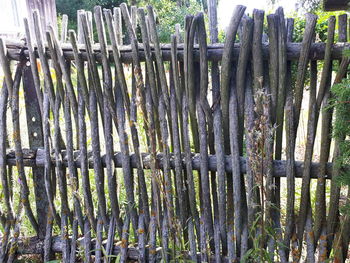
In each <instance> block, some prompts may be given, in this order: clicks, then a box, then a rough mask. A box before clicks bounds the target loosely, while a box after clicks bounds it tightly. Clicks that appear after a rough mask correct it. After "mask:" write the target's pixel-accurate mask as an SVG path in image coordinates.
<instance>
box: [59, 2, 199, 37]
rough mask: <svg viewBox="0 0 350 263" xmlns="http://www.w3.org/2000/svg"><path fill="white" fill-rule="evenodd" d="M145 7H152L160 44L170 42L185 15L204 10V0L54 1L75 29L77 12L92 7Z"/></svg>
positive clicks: (70, 25)
mask: <svg viewBox="0 0 350 263" xmlns="http://www.w3.org/2000/svg"><path fill="white" fill-rule="evenodd" d="M123 2H127V3H128V4H129V5H137V6H138V7H146V6H147V5H152V6H153V7H154V9H155V11H156V15H157V22H158V23H159V24H158V30H159V38H160V41H161V42H170V35H171V34H172V33H174V31H175V24H180V25H181V27H182V28H183V26H184V20H185V19H184V18H185V16H186V15H187V14H195V13H197V12H198V11H201V10H202V7H201V5H202V6H203V8H204V9H205V8H206V5H204V3H206V0H129V1H126V0H124V1H123V0H56V6H57V12H58V14H59V15H63V14H66V15H68V17H69V28H72V29H76V27H77V24H76V23H77V22H76V21H77V10H79V9H85V10H92V9H93V8H94V6H96V5H100V6H102V8H108V9H112V8H113V7H115V6H119V5H120V4H121V3H123Z"/></svg>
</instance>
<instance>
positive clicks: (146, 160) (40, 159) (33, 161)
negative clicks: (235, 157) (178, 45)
mask: <svg viewBox="0 0 350 263" xmlns="http://www.w3.org/2000/svg"><path fill="white" fill-rule="evenodd" d="M79 154H80V152H79V151H74V158H75V165H76V166H77V167H78V168H79V167H80V162H79ZM141 156H142V163H143V168H144V169H150V167H151V155H150V154H149V153H141ZM181 156H182V167H183V169H185V167H186V163H185V158H184V154H181ZM6 157H7V164H8V165H10V166H15V165H16V159H15V152H14V150H7V154H6ZM62 158H63V165H64V166H66V167H67V166H68V161H67V155H66V152H65V151H62ZM88 158H89V160H88V164H89V168H93V160H92V153H91V152H88ZM101 158H102V165H103V167H105V166H106V162H105V158H106V156H105V155H102V156H101ZM23 159H24V165H25V166H27V167H33V166H37V167H43V166H44V165H45V151H44V149H42V148H39V149H38V150H36V151H35V150H30V149H23ZM51 159H52V165H55V159H54V156H53V155H52V157H51ZM208 159H209V161H208V166H209V167H208V169H209V171H216V170H217V159H216V156H215V155H209V157H208ZM114 163H115V166H116V167H117V168H121V167H122V154H121V152H115V153H114ZM130 164H131V167H132V168H135V169H136V168H137V163H136V156H135V154H130ZM192 166H193V170H198V171H199V170H200V156H199V154H198V153H193V154H192ZM170 167H171V169H174V168H175V161H174V154H172V153H171V154H170ZM319 167H320V165H319V163H316V162H313V163H312V164H311V178H317V175H318V169H319ZM332 167H333V164H332V163H327V172H326V174H327V175H326V178H327V179H330V178H331V177H332ZM162 168H163V154H162V153H158V154H157V169H162ZM273 168H274V172H273V174H274V177H285V176H286V161H285V160H274V161H273ZM240 169H241V172H242V173H243V174H245V173H246V171H247V165H246V157H240ZM303 169H304V162H301V161H296V162H295V171H296V174H295V176H296V177H297V178H301V177H302V174H303ZM225 170H226V172H231V171H232V162H231V156H230V155H225Z"/></svg>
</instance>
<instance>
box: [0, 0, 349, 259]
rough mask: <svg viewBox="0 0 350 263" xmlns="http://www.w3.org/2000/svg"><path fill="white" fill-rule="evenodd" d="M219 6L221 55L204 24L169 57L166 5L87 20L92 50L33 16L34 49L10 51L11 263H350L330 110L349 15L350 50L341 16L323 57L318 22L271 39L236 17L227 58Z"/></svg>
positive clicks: (260, 18) (240, 10)
mask: <svg viewBox="0 0 350 263" xmlns="http://www.w3.org/2000/svg"><path fill="white" fill-rule="evenodd" d="M214 2H215V1H214ZM210 8H212V7H210V6H209V11H210V12H209V13H210V17H209V28H210V44H208V43H207V38H208V37H207V31H206V28H205V20H204V15H203V14H202V13H198V14H196V15H194V16H192V15H189V16H186V18H185V27H184V29H183V30H181V29H180V28H179V27H178V26H177V27H176V34H174V35H172V36H171V43H170V44H160V43H159V39H158V35H157V28H156V20H155V13H154V10H153V9H152V7H151V6H149V7H147V10H144V9H142V8H139V9H137V8H136V7H131V9H130V10H131V11H130V13H129V11H128V8H127V6H126V5H125V4H122V5H121V6H120V7H116V8H114V10H101V8H100V7H96V8H95V9H94V11H93V15H92V14H91V13H90V12H87V11H83V10H80V11H79V12H78V34H77V36H76V34H75V32H74V31H68V32H67V17H66V16H64V17H63V21H62V30H61V32H60V37H58V36H57V35H58V34H57V33H56V32H55V29H54V28H55V27H48V28H47V30H43V29H42V28H41V23H40V15H39V13H38V11H34V12H33V17H32V19H31V21H33V25H29V24H28V21H27V20H25V30H26V41H25V43H21V42H19V41H18V42H16V41H8V40H4V39H0V60H1V68H2V71H3V74H4V84H3V87H2V89H1V96H0V113H1V114H0V127H1V129H0V173H1V174H0V176H1V184H2V198H1V204H0V208H1V215H0V219H1V223H2V238H1V247H0V252H1V253H0V261H1V262H4V261H7V262H12V261H13V260H15V259H16V257H17V256H18V255H24V254H42V255H43V259H44V260H45V261H49V260H52V259H54V258H55V257H58V258H61V257H62V261H63V262H75V261H84V262H91V261H93V260H94V261H95V262H101V261H102V260H103V261H104V262H111V261H114V260H116V259H117V260H118V261H120V262H126V261H129V260H131V261H140V262H146V261H147V262H148V261H149V262H156V261H160V260H164V261H166V262H167V261H170V260H174V261H186V260H193V261H196V262H197V261H201V262H209V261H210V262H235V261H244V260H245V261H280V262H288V261H293V262H298V261H300V260H306V261H307V262H315V261H316V260H317V261H319V262H326V261H327V260H329V258H331V259H334V260H339V261H336V262H340V261H345V259H346V257H347V253H348V244H349V238H350V234H349V233H350V218H349V215H342V214H340V212H339V211H340V207H341V204H340V194H341V190H342V191H343V190H347V189H342V188H341V187H340V186H339V184H338V183H337V180H335V179H336V177H339V176H340V175H341V173H342V170H341V169H340V167H338V166H333V164H332V162H329V159H332V160H333V159H334V160H336V159H337V157H338V156H339V141H337V140H336V141H332V140H331V127H332V119H333V118H336V113H333V112H332V110H330V109H328V108H327V105H328V103H329V99H330V96H331V93H330V87H331V86H332V84H333V83H338V82H340V81H341V80H342V78H344V77H345V76H346V74H347V68H348V65H349V58H348V57H345V56H342V51H343V50H344V49H346V48H348V47H349V46H348V44H346V43H345V42H347V23H348V22H347V17H346V15H342V16H339V18H338V22H339V26H338V35H339V37H338V42H340V43H337V44H335V43H334V42H335V25H336V19H335V17H329V19H328V31H327V41H326V43H314V39H315V26H316V22H317V17H316V16H315V15H311V14H307V15H306V23H305V30H304V33H303V40H302V42H301V43H293V42H292V38H293V19H285V17H284V14H283V9H281V8H279V9H277V11H276V12H275V13H274V14H270V15H267V28H266V29H265V28H264V19H265V14H264V12H263V11H261V10H254V12H253V16H252V17H249V16H247V15H245V14H244V12H245V7H243V6H237V7H236V8H235V9H234V12H233V15H232V18H231V22H230V25H229V27H228V29H227V32H226V36H225V39H226V40H225V43H224V44H218V43H217V42H218V40H217V28H216V24H215V17H216V13H215V12H214V11H215V8H212V9H210ZM112 11H113V12H112ZM92 17H93V18H94V19H92ZM93 20H94V25H95V26H93V22H92V21H93ZM213 21H214V22H213ZM123 24H124V27H122V25H123ZM29 28H34V29H35V36H34V35H31V31H30V30H29ZM94 28H95V30H94ZM123 28H124V29H125V32H123V30H122V29H123ZM94 31H96V34H95V35H94V34H93V33H94ZM182 31H183V32H182ZM264 32H267V35H266V34H265V33H264ZM123 34H124V35H126V36H128V37H127V39H129V45H123ZM67 35H68V37H67ZM236 35H237V36H236ZM266 38H267V39H266ZM32 39H36V43H34V41H32ZM95 39H97V40H98V41H97V42H98V44H96V43H94V40H95ZM238 39H239V41H237V40H238ZM107 40H108V41H107ZM318 61H321V62H322V63H318ZM130 64H131V66H130ZM337 64H339V66H338V68H337V72H336V74H333V76H332V66H333V65H337ZM318 71H320V73H318ZM307 76H308V79H309V83H308V84H307V85H306V78H307ZM21 80H23V82H22V83H23V84H22V85H21ZM306 86H308V87H309V88H308V91H307V92H305V87H306ZM22 87H23V91H24V95H23V93H22ZM305 94H308V99H309V103H308V105H309V106H308V107H309V108H308V110H307V112H308V113H307V116H303V114H301V112H302V110H301V109H302V101H303V96H304V95H305ZM304 99H305V98H304ZM22 109H25V111H26V118H21V110H22ZM22 115H23V114H22ZM304 115H305V114H304ZM320 115H321V116H322V118H320ZM333 115H334V116H333ZM10 116H11V117H10ZM319 119H320V120H321V119H322V120H321V121H318V120H319ZM301 120H306V121H305V122H306V123H307V127H303V129H304V130H305V133H306V135H307V136H306V142H305V147H304V149H303V151H302V155H303V157H302V159H303V160H298V161H297V160H296V159H297V158H296V154H297V153H296V139H297V131H298V125H299V123H301ZM11 121H12V122H11ZM299 126H300V125H299ZM318 126H319V127H318ZM23 130H27V131H28V137H27V135H25V134H24V133H23ZM299 130H300V127H299ZM319 133H320V134H319ZM317 134H319V137H320V139H315V138H316V135H317ZM27 140H29V147H30V149H24V147H23V146H22V145H23V144H24V142H25V141H27ZM316 146H318V147H320V151H319V158H317V159H315V156H314V148H315V147H316ZM331 146H332V147H331ZM298 178H300V179H298ZM313 178H314V179H317V182H316V180H315V182H313V180H312V179H313ZM326 179H332V180H326ZM299 181H301V186H300V189H299V188H298V187H297V182H299ZM327 181H328V183H327ZM311 185H313V186H316V190H312V191H311V190H310V186H311ZM281 189H285V191H286V193H285V192H284V190H282V191H281ZM311 194H312V195H311ZM349 195H350V192H349ZM311 197H312V198H311ZM346 202H347V203H349V200H348V199H347V200H346ZM25 224H26V226H27V227H26V229H24V225H25ZM28 226H29V228H30V230H28ZM26 231H27V232H26ZM30 231H32V232H31V233H34V235H35V237H28V236H27V235H26V234H24V235H23V233H30ZM57 253H61V256H58V255H57Z"/></svg>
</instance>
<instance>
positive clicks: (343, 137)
mask: <svg viewBox="0 0 350 263" xmlns="http://www.w3.org/2000/svg"><path fill="white" fill-rule="evenodd" d="M332 94H333V99H332V101H331V105H330V107H332V108H334V109H335V111H336V118H335V120H334V124H333V137H334V138H335V139H336V140H337V141H338V142H339V152H340V154H339V157H338V158H337V159H336V160H335V162H336V163H335V165H337V166H339V167H340V168H341V174H340V176H339V178H337V182H338V183H339V184H340V185H347V186H350V171H349V169H348V168H346V169H345V167H349V165H350V141H349V136H350V114H349V112H350V80H349V79H344V80H343V81H342V82H341V83H339V84H336V85H334V86H333V87H332ZM342 212H343V213H347V214H350V208H349V207H346V206H344V207H343V208H342Z"/></svg>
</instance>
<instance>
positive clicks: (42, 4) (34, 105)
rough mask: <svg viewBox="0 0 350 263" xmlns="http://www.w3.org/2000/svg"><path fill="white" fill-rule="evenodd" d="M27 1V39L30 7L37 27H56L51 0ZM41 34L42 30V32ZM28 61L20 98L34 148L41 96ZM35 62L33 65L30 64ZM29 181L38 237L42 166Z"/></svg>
mask: <svg viewBox="0 0 350 263" xmlns="http://www.w3.org/2000/svg"><path fill="white" fill-rule="evenodd" d="M26 4H27V17H28V19H29V21H30V23H29V25H30V28H29V30H30V32H31V36H32V37H31V39H29V40H28V41H32V43H31V44H33V41H35V37H34V36H35V32H34V27H33V25H34V23H32V21H31V20H32V11H33V10H34V9H38V10H39V14H40V22H41V29H42V30H45V29H46V27H47V26H48V25H52V26H54V28H55V29H56V30H57V18H56V3H55V0H26ZM42 33H43V32H42ZM42 35H43V36H44V35H45V34H42ZM32 66H33V65H31V64H30V62H29V61H28V62H27V64H26V65H25V66H24V68H23V89H24V99H25V109H26V117H27V126H28V139H29V146H30V148H31V149H38V148H40V147H41V148H42V147H44V140H43V131H42V119H41V110H42V109H41V107H40V105H42V101H39V100H40V99H42V98H41V97H40V96H39V98H38V96H37V91H39V90H40V89H41V87H36V85H40V83H37V82H35V81H34V78H33V74H32V69H31V67H32ZM34 66H36V65H34ZM32 173H33V181H34V185H35V187H34V191H35V201H36V211H37V220H38V226H39V228H38V236H39V238H44V237H45V232H46V216H47V209H48V199H47V195H46V190H45V181H44V168H43V167H33V168H32Z"/></svg>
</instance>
